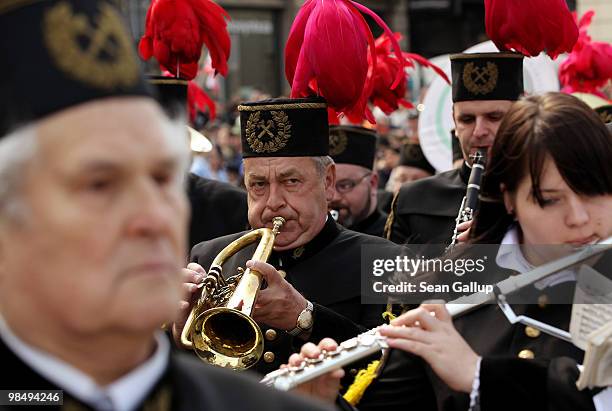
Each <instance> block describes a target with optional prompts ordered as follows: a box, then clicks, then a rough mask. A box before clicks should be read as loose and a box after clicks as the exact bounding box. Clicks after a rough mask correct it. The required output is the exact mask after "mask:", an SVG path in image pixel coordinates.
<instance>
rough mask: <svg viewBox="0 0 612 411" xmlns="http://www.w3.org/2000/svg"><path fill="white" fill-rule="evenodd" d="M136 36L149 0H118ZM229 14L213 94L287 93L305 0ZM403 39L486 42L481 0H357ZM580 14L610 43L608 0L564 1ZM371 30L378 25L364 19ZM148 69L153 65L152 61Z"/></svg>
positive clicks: (408, 45) (450, 49) (442, 46)
mask: <svg viewBox="0 0 612 411" xmlns="http://www.w3.org/2000/svg"><path fill="white" fill-rule="evenodd" d="M117 1H119V2H120V4H121V6H122V9H123V11H124V13H125V15H126V17H127V18H128V20H129V23H130V26H131V29H132V34H133V35H134V38H135V39H139V38H140V36H141V35H142V33H143V31H144V21H145V16H146V11H147V8H148V6H149V0H117ZM217 2H218V3H219V4H220V5H221V6H223V7H224V8H225V9H226V10H227V11H228V13H229V14H230V16H231V18H232V20H231V22H230V23H229V25H228V27H229V32H230V35H231V39H232V53H231V56H230V61H229V69H230V70H229V75H228V77H227V79H225V80H220V81H219V85H220V91H219V92H218V95H217V96H216V98H217V99H218V100H222V101H224V102H225V101H230V100H231V99H232V98H240V97H241V96H242V95H246V94H249V93H250V92H251V90H253V89H257V90H261V91H262V92H264V93H267V94H269V95H271V96H279V95H283V94H287V93H289V84H288V83H287V80H286V79H285V75H284V65H283V59H284V44H285V41H286V39H287V36H288V34H289V30H290V27H291V23H292V22H293V19H294V17H295V15H296V13H297V11H298V9H299V7H300V6H301V4H302V3H303V0H218V1H217ZM360 3H362V4H364V5H366V6H368V7H369V8H370V9H372V10H374V11H375V12H376V13H377V14H378V15H379V16H380V17H382V18H383V20H385V21H386V22H387V24H388V25H389V26H390V27H391V29H392V30H393V31H396V32H400V33H402V34H403V36H404V38H403V40H402V47H403V48H404V49H405V50H407V51H411V52H416V53H419V54H422V55H423V56H425V57H428V58H431V57H434V56H437V55H442V54H447V53H455V52H459V51H461V50H464V49H465V48H467V47H469V46H472V45H474V44H476V43H479V42H482V41H486V40H487V36H486V33H485V27H484V1H483V0H360ZM568 5H569V6H570V8H571V9H576V8H577V10H578V13H579V14H580V15H581V14H583V13H584V12H585V11H586V10H588V9H594V10H595V11H596V15H595V20H594V21H593V24H592V26H591V29H590V33H591V34H592V36H593V38H594V39H595V40H599V41H607V42H612V0H577V1H576V0H568ZM367 20H368V23H370V26H371V27H372V29H373V32H374V34H375V35H380V34H381V30H380V29H379V28H378V27H377V26H376V25H375V24H374V23H373V21H372V20H371V19H367ZM147 69H148V70H149V71H155V70H156V69H157V67H156V65H155V63H154V62H152V63H149V65H148V66H147Z"/></svg>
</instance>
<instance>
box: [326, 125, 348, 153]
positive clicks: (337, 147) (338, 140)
mask: <svg viewBox="0 0 612 411" xmlns="http://www.w3.org/2000/svg"><path fill="white" fill-rule="evenodd" d="M347 145H348V137H347V136H346V133H345V132H344V130H330V132H329V155H330V156H332V157H333V156H337V155H340V154H342V153H344V150H346V146H347Z"/></svg>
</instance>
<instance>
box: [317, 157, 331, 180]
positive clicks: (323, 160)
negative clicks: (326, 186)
mask: <svg viewBox="0 0 612 411" xmlns="http://www.w3.org/2000/svg"><path fill="white" fill-rule="evenodd" d="M312 161H314V163H315V167H316V169H317V173H318V174H319V177H324V176H325V170H326V169H327V166H329V165H331V164H334V160H333V159H332V158H331V157H330V156H320V157H312Z"/></svg>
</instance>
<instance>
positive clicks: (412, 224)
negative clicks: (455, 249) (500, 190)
mask: <svg viewBox="0 0 612 411" xmlns="http://www.w3.org/2000/svg"><path fill="white" fill-rule="evenodd" d="M470 171H471V170H470V168H469V167H468V166H467V165H466V163H464V164H463V167H462V168H460V169H454V170H449V171H446V172H444V173H440V174H437V175H435V176H432V177H427V178H424V179H421V180H417V181H414V182H411V183H409V184H404V185H403V186H402V188H401V189H400V191H399V192H398V193H397V195H396V196H395V199H394V200H393V205H392V207H391V213H390V215H389V219H388V222H387V232H386V233H385V236H386V238H388V239H390V240H391V241H393V242H394V243H398V244H449V243H450V240H451V238H452V236H453V230H454V228H455V220H456V218H457V214H458V213H459V208H460V207H461V200H462V199H463V196H465V193H466V190H467V181H468V179H469V177H470Z"/></svg>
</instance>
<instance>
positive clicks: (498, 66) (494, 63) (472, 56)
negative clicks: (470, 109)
mask: <svg viewBox="0 0 612 411" xmlns="http://www.w3.org/2000/svg"><path fill="white" fill-rule="evenodd" d="M450 60H451V73H452V88H453V101H454V102H457V101H471V100H512V101H514V100H518V98H519V97H520V96H521V94H523V91H524V88H523V87H524V86H523V55H522V54H519V53H509V52H503V53H462V54H453V55H452V56H450Z"/></svg>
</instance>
